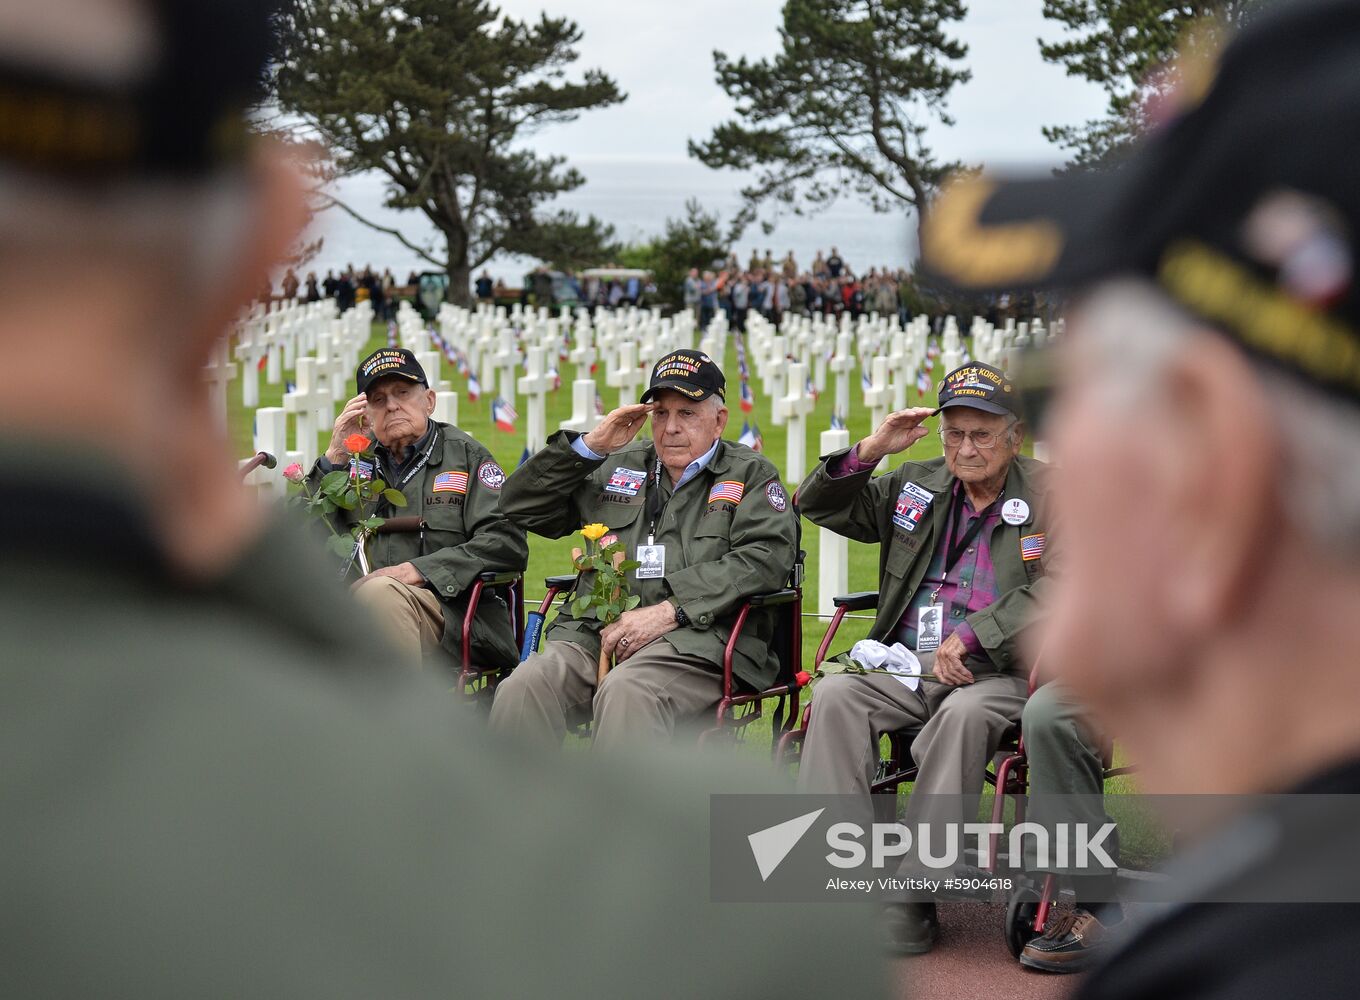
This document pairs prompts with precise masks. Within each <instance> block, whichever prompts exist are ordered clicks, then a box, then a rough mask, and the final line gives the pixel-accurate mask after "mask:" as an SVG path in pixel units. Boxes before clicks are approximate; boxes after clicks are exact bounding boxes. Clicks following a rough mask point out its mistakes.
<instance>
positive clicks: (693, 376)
mask: <svg viewBox="0 0 1360 1000" xmlns="http://www.w3.org/2000/svg"><path fill="white" fill-rule="evenodd" d="M726 388H727V379H725V378H724V377H723V373H722V369H721V368H719V367H718V366H717V365H716V364H714V363H713V359H712V358H710V357H709V356H708V355H707V354H704V353H703V352H702V351H690V350H679V351H671V352H670V353H669V354H667V355H666V356H665V357H663V358H662V359H661V360H660V361H658V362H657V363H656V367H655V368H653V369H652V379H651V382H649V383H648V385H647V391H646V392H644V393H643V394H642V398H641V400H639V402H643V403H646V402H649V401H650V400H651V399H652V397H653V396H655V395H656V393H657V390H659V389H674V390H675V391H676V392H678V393H680V394H681V395H682V396H687V397H688V398H690V399H692V400H694V401H695V402H698V401H699V400H701V399H707V398H708V397H709V396H712V395H713V394H714V393H717V394H718V398H720V399H726V398H727V397H726V394H725V392H724V390H725V389H726Z"/></svg>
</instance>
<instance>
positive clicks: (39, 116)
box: [0, 0, 277, 179]
mask: <svg viewBox="0 0 1360 1000" xmlns="http://www.w3.org/2000/svg"><path fill="white" fill-rule="evenodd" d="M21 6H22V5H21ZM32 6H33V8H34V9H33V10H32V11H31V12H30V13H29V15H28V17H29V18H30V19H32V20H34V21H39V22H40V19H42V18H43V16H44V15H43V13H42V10H41V8H40V6H39V5H38V4H36V3H34V4H33V5H32ZM276 7H277V3H276V2H271V0H133V2H131V3H127V4H101V5H91V8H92V12H91V20H92V22H98V23H92V24H91V25H89V26H87V30H88V31H89V32H91V33H94V34H92V36H91V37H93V38H96V39H99V40H101V41H100V42H99V43H98V44H96V43H95V42H90V43H88V51H86V47H87V46H86V43H85V42H81V41H80V40H78V39H77V38H75V37H73V36H69V35H68V36H66V37H65V38H64V39H63V38H62V37H60V36H59V35H58V34H56V29H55V28H54V29H51V30H50V31H48V32H47V35H48V37H47V38H46V40H44V32H43V31H40V30H37V29H35V30H33V31H29V32H26V33H24V34H23V36H22V37H24V38H25V41H19V40H18V37H15V36H11V37H10V38H9V39H8V41H9V42H10V43H11V44H9V45H6V46H5V47H4V48H3V51H0V164H4V165H9V166H12V167H18V168H21V169H24V170H27V171H29V172H33V173H40V174H45V175H49V176H58V177H63V178H68V179H92V178H102V179H106V178H113V177H141V178H145V177H168V176H179V177H192V176H198V175H203V174H207V173H210V172H212V171H214V170H215V169H217V168H219V167H222V166H228V165H232V164H237V163H240V162H241V161H242V160H243V159H244V154H245V151H246V148H247V137H248V135H249V128H248V124H247V114H248V111H249V109H250V107H251V106H252V105H253V104H254V103H255V102H256V101H257V100H258V98H259V96H260V93H261V90H262V88H261V84H262V81H263V80H264V66H265V63H266V60H267V56H268V53H269V47H270V42H271V37H272V32H271V28H270V19H271V17H273V15H274V10H275V8H276ZM99 8H103V11H101V10H100V9H99ZM96 15H97V16H96ZM21 16H22V15H21ZM114 19H117V20H114Z"/></svg>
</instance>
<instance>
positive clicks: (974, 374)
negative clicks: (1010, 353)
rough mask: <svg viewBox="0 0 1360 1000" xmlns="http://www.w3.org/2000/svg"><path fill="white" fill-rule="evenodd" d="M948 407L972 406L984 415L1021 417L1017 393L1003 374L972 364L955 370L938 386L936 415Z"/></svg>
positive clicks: (996, 369) (994, 369) (993, 369)
mask: <svg viewBox="0 0 1360 1000" xmlns="http://www.w3.org/2000/svg"><path fill="white" fill-rule="evenodd" d="M951 406H971V407H972V408H973V409H975V410H984V411H985V412H987V413H1010V414H1014V415H1015V416H1017V417H1018V416H1020V394H1019V393H1017V392H1016V391H1015V386H1013V385H1012V384H1011V381H1010V379H1008V378H1006V373H1005V372H1003V371H1001V370H1000V369H999V368H993V367H992V366H991V365H984V364H982V363H981V362H976V361H975V362H972V363H970V364H966V365H964V366H962V367H961V368H955V369H954V370H953V371H952V372H950V373H949V374H948V375H946V376H945V377H944V381H943V382H942V383H940V405H939V406H938V407H936V408H935V412H936V413H939V412H940V411H941V410H947V409H949V408H950V407H951Z"/></svg>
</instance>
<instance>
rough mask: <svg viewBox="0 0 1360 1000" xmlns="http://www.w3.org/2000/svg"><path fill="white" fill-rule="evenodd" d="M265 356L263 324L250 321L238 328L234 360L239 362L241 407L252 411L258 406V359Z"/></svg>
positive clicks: (258, 321) (257, 321)
mask: <svg viewBox="0 0 1360 1000" xmlns="http://www.w3.org/2000/svg"><path fill="white" fill-rule="evenodd" d="M264 355H265V345H264V323H263V322H262V321H260V320H250V321H248V322H245V323H242V324H240V326H239V333H238V336H237V341H236V360H237V361H239V362H241V405H242V406H244V407H245V408H246V409H247V410H253V409H255V408H256V407H257V406H259V405H260V369H259V364H260V359H261V358H263V357H264Z"/></svg>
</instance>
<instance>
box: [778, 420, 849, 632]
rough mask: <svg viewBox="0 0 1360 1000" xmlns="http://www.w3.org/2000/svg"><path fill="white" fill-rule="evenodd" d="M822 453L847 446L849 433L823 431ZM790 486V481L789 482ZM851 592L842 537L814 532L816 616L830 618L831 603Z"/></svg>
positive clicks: (828, 531) (826, 531)
mask: <svg viewBox="0 0 1360 1000" xmlns="http://www.w3.org/2000/svg"><path fill="white" fill-rule="evenodd" d="M819 443H820V445H821V453H822V454H823V455H830V454H831V453H832V452H836V451H840V450H841V449H842V448H847V447H849V445H850V432H849V431H847V430H845V429H844V428H842V429H840V430H834V431H822V437H821V441H820V442H819ZM790 482H792V479H790ZM849 589H850V549H849V542H847V541H846V538H845V536H844V535H838V534H836V533H835V532H834V531H832V530H831V529H830V528H818V529H817V613H818V614H819V615H827V616H830V615H833V614H835V613H836V607H835V605H833V604H832V603H831V600H832V598H834V597H835V596H836V595H837V594H844V593H845V592H846V591H848V590H849Z"/></svg>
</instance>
